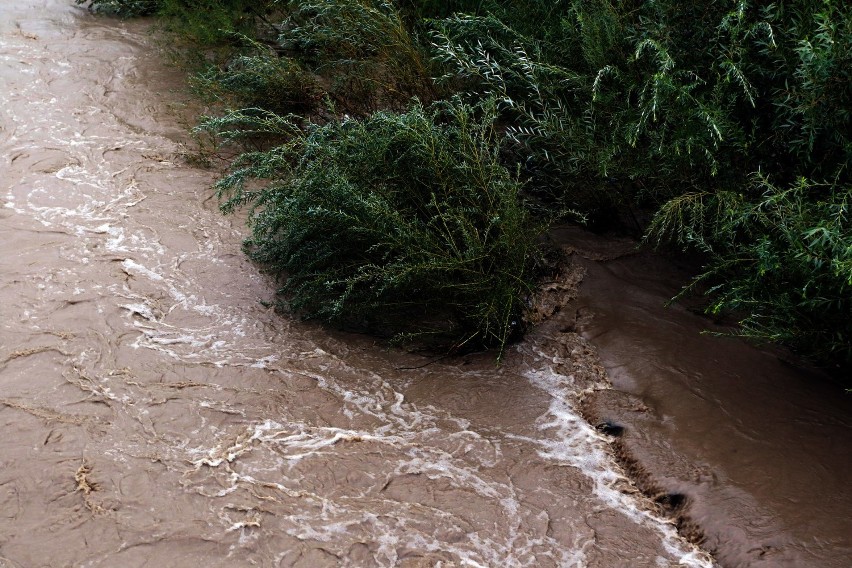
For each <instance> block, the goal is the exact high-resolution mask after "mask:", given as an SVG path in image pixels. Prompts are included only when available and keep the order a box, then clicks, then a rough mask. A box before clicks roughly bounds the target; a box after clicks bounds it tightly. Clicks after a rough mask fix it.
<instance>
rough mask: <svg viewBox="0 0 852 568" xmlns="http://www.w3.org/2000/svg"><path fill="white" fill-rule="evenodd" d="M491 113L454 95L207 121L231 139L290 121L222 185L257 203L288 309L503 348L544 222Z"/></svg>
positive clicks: (234, 199) (267, 255)
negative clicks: (275, 141)
mask: <svg viewBox="0 0 852 568" xmlns="http://www.w3.org/2000/svg"><path fill="white" fill-rule="evenodd" d="M477 112H479V113H481V114H483V115H484V116H483V117H482V118H480V119H477V118H475V114H476V113H477ZM493 120H494V114H493V108H491V109H489V107H485V109H484V110H483V109H482V108H480V109H476V110H475V109H473V108H471V107H468V106H465V105H462V104H459V103H454V104H442V105H439V106H437V107H434V108H432V109H430V110H426V109H424V108H423V107H422V106H420V105H415V106H414V107H412V108H411V109H410V110H408V111H407V112H404V113H401V114H396V113H390V112H379V113H376V114H374V115H372V116H370V117H368V118H366V119H364V120H351V119H348V120H343V121H340V122H332V123H329V124H327V125H324V126H315V127H313V128H310V129H308V131H307V132H305V133H302V132H301V130H300V129H299V128H298V126H297V125H295V124H293V123H292V122H291V121H290V120H288V119H286V118H281V117H277V116H274V115H268V114H266V115H260V114H258V113H256V112H253V113H249V114H246V113H243V112H241V113H232V114H230V115H228V116H226V117H223V118H218V119H210V120H208V121H207V122H206V125H205V127H206V128H208V129H212V130H214V131H217V132H219V133H220V134H221V135H224V136H225V137H226V138H228V139H234V138H240V137H243V136H246V135H248V136H255V135H257V134H258V133H259V132H261V131H263V132H266V133H267V134H269V135H271V136H279V137H284V136H287V135H290V139H289V142H288V143H286V144H284V145H281V146H278V147H276V148H273V149H271V150H268V151H264V152H252V153H246V154H244V155H242V156H241V157H240V158H239V159H237V161H236V162H235V163H234V168H233V171H232V172H231V173H230V174H229V175H228V176H227V177H225V178H224V179H222V180H221V181H220V182H219V183H218V189H219V191H220V192H221V195H222V196H223V197H224V198H226V200H225V201H224V204H223V208H224V209H225V210H226V211H230V210H233V209H234V208H236V207H237V206H240V205H243V204H250V205H251V207H252V209H251V215H250V223H251V228H252V237H251V238H250V239H249V240H248V241H247V245H246V246H247V250H248V252H249V255H250V256H251V257H252V258H253V259H255V260H257V261H259V262H261V263H263V264H264V265H265V266H266V267H268V269H269V270H270V271H271V272H272V273H274V274H276V275H279V276H280V277H281V279H282V281H283V287H282V289H281V293H282V295H283V297H284V298H285V299H286V303H287V305H288V306H289V307H290V308H291V309H293V310H296V311H298V312H300V313H302V314H304V315H305V316H307V317H313V318H319V319H322V320H326V321H332V322H340V323H343V324H347V325H354V326H357V327H361V328H366V329H370V330H373V331H377V330H378V331H381V332H387V333H390V334H392V335H394V336H395V337H397V338H404V337H410V336H411V335H421V336H422V335H424V334H425V335H435V336H445V337H451V338H452V339H453V341H455V343H456V346H457V347H459V346H461V345H474V344H476V345H482V344H484V345H497V346H499V347H500V348H501V350H502V347H503V346H504V345H505V344H506V342H507V341H508V340H509V338H510V336H511V335H512V334H513V333H515V332H517V331H519V330H520V327H521V325H522V318H523V315H524V314H523V312H524V306H525V302H526V300H527V298H528V296H529V295H530V294H531V292H532V290H533V279H534V273H533V268H534V264H535V261H536V258H537V252H536V251H537V246H536V239H537V237H538V235H539V232H540V231H539V229H540V227H538V226H536V225H534V224H533V223H531V221H530V219H529V217H528V214H527V212H526V210H525V208H524V206H523V204H522V203H521V201H520V198H519V191H520V184H519V183H518V181H517V179H516V177H515V176H514V175H512V174H511V172H510V171H509V170H507V169H506V168H505V167H503V166H501V165H500V163H499V160H498V151H499V145H498V138H497V133H496V132H495V129H494V124H493Z"/></svg>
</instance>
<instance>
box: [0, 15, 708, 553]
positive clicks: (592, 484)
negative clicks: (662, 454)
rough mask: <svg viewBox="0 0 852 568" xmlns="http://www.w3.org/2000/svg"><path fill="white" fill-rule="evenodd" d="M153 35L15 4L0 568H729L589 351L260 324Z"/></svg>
mask: <svg viewBox="0 0 852 568" xmlns="http://www.w3.org/2000/svg"><path fill="white" fill-rule="evenodd" d="M147 28H148V24H147V23H146V22H140V21H135V22H121V21H115V20H110V19H103V18H95V17H93V16H91V15H89V14H88V13H87V12H86V11H85V10H82V9H80V8H78V7H76V6H74V5H73V2H72V0H16V1H4V2H0V306H2V308H0V309H1V310H2V313H1V314H0V315H2V320H0V321H2V325H0V428H2V438H0V566H2V567H3V568H11V567H15V568H22V567H25V568H33V567H35V568H38V567H65V566H74V567H77V566H85V567H113V566H114V567H122V568H123V567H141V566H176V567H183V566H185V567H197V566H207V567H215V566H228V567H231V566H269V567H277V566H282V567H283V566H303V567H322V566H358V567H361V566H403V567H415V566H417V567H425V566H436V567H437V566H440V567H452V566H457V567H462V566H468V567H476V566H495V567H514V566H517V567H521V566H535V567H547V566H568V567H570V566H577V567H581V566H588V567H600V568H610V567H618V566H640V567H641V566H692V567H709V566H712V565H713V563H712V561H711V560H710V559H709V557H708V556H707V554H706V553H705V552H703V551H701V550H700V549H698V548H696V547H695V546H693V545H692V544H690V543H689V542H687V541H686V540H685V539H683V538H682V537H681V536H679V535H678V534H677V532H676V531H675V528H674V526H673V524H672V523H671V522H670V521H668V520H666V519H665V518H663V517H661V516H660V514H659V512H658V511H657V509H656V508H655V507H654V506H653V504H652V503H651V501H650V500H648V499H646V498H645V497H643V496H641V495H639V494H638V493H637V491H636V489H635V487H634V486H633V485H632V484H631V483H630V482H629V481H628V480H627V479H626V478H625V476H624V474H623V472H622V470H621V469H620V466H619V465H618V463H617V462H616V460H615V459H614V458H613V456H612V453H611V448H610V446H609V442H608V439H607V438H606V437H605V436H603V435H602V434H600V433H599V432H597V431H596V430H595V429H594V428H592V427H590V426H589V425H588V424H587V423H586V422H585V421H584V420H583V419H582V418H581V416H580V410H579V400H580V398H581V397H582V394H583V393H584V392H586V391H588V390H590V389H593V388H601V387H605V386H606V379H605V377H604V375H603V370H602V368H601V367H600V366H599V365H598V364H597V362H596V359H595V355H594V353H593V352H592V351H591V350H590V349H589V348H588V346H587V345H586V344H585V342H584V340H583V339H582V338H581V337H580V336H579V335H577V334H576V333H570V332H566V333H562V332H561V331H560V330H559V327H558V326H556V325H554V324H551V325H543V326H541V327H540V328H539V329H538V330H537V331H536V332H535V334H534V335H533V336H532V337H531V338H530V340H529V341H527V342H525V343H523V344H521V345H519V346H517V347H516V348H514V349H512V350H511V352H510V353H509V354H508V355H507V361H506V363H505V364H504V365H503V366H501V367H499V368H497V367H496V366H495V364H494V359H493V354H484V355H475V356H470V357H468V358H465V359H463V360H452V361H450V360H442V361H436V362H432V363H431V364H429V363H430V361H429V360H426V359H424V358H423V357H422V356H419V355H415V354H406V353H401V352H396V351H389V350H386V349H384V348H383V347H382V346H381V345H376V344H374V342H372V341H371V340H369V339H366V338H364V337H358V336H349V335H345V334H341V333H335V332H332V331H328V330H324V329H323V328H320V327H317V326H314V325H311V324H307V323H303V322H300V321H298V320H297V319H294V318H289V317H286V316H281V315H279V314H276V313H274V312H273V311H272V310H270V309H268V308H267V307H265V303H262V302H261V300H270V299H272V296H273V290H274V286H273V285H272V283H271V282H269V281H268V280H267V279H266V278H265V277H263V276H262V275H261V274H260V273H259V272H258V270H257V269H256V268H255V267H254V266H252V265H251V264H249V263H247V262H246V261H245V259H244V258H243V255H242V254H241V252H240V243H241V239H242V235H243V234H244V229H243V227H242V225H241V224H240V222H239V220H238V219H235V218H226V217H223V216H222V215H221V214H220V213H219V212H218V210H217V207H216V203H215V200H214V199H211V191H210V183H211V181H212V179H213V176H212V174H211V173H210V172H208V171H204V170H199V169H195V168H193V167H191V166H189V165H187V164H186V163H185V161H184V160H182V158H181V155H182V153H183V151H184V150H183V146H182V143H183V142H185V141H186V137H187V136H186V127H185V124H183V121H184V120H185V119H186V116H187V115H188V114H189V113H187V112H185V109H184V105H185V101H183V100H182V97H181V96H180V95H179V94H177V92H178V91H179V88H180V80H179V79H178V77H179V74H178V73H177V72H175V71H171V70H169V69H167V68H166V67H165V66H164V65H163V64H162V63H161V60H162V57H161V55H160V54H158V53H157V52H156V50H155V49H154V48H153V47H152V46H151V41H150V39H149V36H148V34H147ZM182 117H183V118H182ZM557 288H558V287H557ZM555 290H556V293H558V290H557V289H555ZM563 292H564V294H569V295H570V292H571V287H570V286H566V287H564V290H563ZM596 385H597V387H596Z"/></svg>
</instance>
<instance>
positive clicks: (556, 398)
mask: <svg viewBox="0 0 852 568" xmlns="http://www.w3.org/2000/svg"><path fill="white" fill-rule="evenodd" d="M534 352H535V354H536V355H537V356H538V359H539V360H540V361H541V362H542V363H545V366H544V368H539V369H531V370H529V371H527V372H525V373H524V376H525V377H526V378H527V380H529V381H530V383H531V384H533V385H534V386H536V387H537V388H539V389H541V390H543V391H545V392H546V393H547V394H548V395H550V398H551V402H550V407H549V408H548V411H547V414H545V415H543V416H541V417H540V418H539V420H538V428H539V430H540V431H542V432H546V433H547V434H549V435H548V437H546V438H542V439H531V438H526V437H518V436H510V437H515V438H519V439H523V440H527V441H530V442H533V443H535V444H536V445H537V446H538V447H539V450H538V453H539V455H540V456H542V457H544V458H546V459H549V460H552V461H554V462H557V463H561V464H564V465H567V466H570V467H574V468H576V469H577V470H579V471H581V472H582V473H583V474H584V475H586V476H587V477H588V478H589V479H591V480H592V482H593V490H594V493H595V496H597V498H598V499H600V501H601V502H602V503H603V504H605V505H606V506H607V507H608V508H610V509H612V510H614V511H618V512H619V513H621V514H623V515H624V516H626V517H627V518H629V519H630V520H632V521H633V522H635V523H637V524H640V525H643V526H646V527H650V528H652V529H653V530H654V531H656V532H657V533H658V534H659V535H660V539H661V542H662V545H663V548H664V549H665V550H666V552H668V553H669V554H670V555H672V556H673V557H674V558H675V559H676V561H677V563H678V565H680V566H688V567H690V568H714V567H715V563H714V562H713V560H712V558H711V557H710V556H709V555H708V554H707V553H706V552H704V551H702V550H700V549H699V548H698V547H696V546H694V545H692V544H690V543H689V542H688V541H686V540H685V539H684V538H683V537H681V536H680V535H679V534H678V533H677V530H676V529H675V527H674V525H673V523H672V522H671V521H669V520H667V519H664V518H662V517H660V516H659V515H657V514H655V513H654V512H652V511H650V510H649V509H648V507H647V506H644V505H643V504H642V503H641V501H640V500H639V499H638V498H637V497H636V496H635V494H633V493H625V492H624V491H621V490H620V488H621V487H624V486H625V485H629V484H630V482H629V480H628V479H627V478H626V477H625V476H624V474H623V473H621V468H620V467H619V466H618V464H617V463H616V462H615V460H614V458H613V457H612V456H611V454H610V452H609V449H608V444H607V441H606V438H605V437H604V436H603V435H601V434H600V433H599V432H597V430H595V429H594V428H593V427H592V426H591V425H589V424H588V423H587V422H586V421H585V419H583V417H582V416H581V415H580V413H579V411H578V410H577V409H576V408H575V406H574V404H573V401H575V400H576V397H577V396H578V394H580V393H579V392H578V389H577V387H576V386H575V384H574V378H573V377H571V376H566V375H562V374H560V373H559V372H557V371H555V370H554V369H553V367H552V366H550V365H548V364H546V362H548V361H550V362H556V363H558V362H559V361H558V358H557V359H554V358H552V357H549V356H548V355H546V354H544V353H542V352H541V351H539V350H537V349H534ZM659 561H661V562H663V563H665V564H666V565H667V564H668V561H666V560H665V559H660V560H659Z"/></svg>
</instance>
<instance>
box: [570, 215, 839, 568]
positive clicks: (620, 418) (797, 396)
mask: <svg viewBox="0 0 852 568" xmlns="http://www.w3.org/2000/svg"><path fill="white" fill-rule="evenodd" d="M555 236H556V238H557V240H560V241H562V242H563V243H564V244H565V245H566V246H567V247H568V248H569V249H570V250H572V251H573V252H574V259H575V262H576V263H577V264H578V265H579V266H582V267H583V268H585V269H586V271H587V272H586V277H585V279H584V281H583V284H582V285H581V287H580V294H579V298H578V300H577V301H576V302H575V304H574V305H573V309H574V310H575V312H574V313H575V317H576V319H577V323H576V325H575V329H576V330H577V331H579V332H581V333H582V335H583V337H584V338H586V339H587V340H589V341H590V342H591V343H592V344H593V345H594V346H595V348H596V349H597V350H598V352H599V353H600V356H601V359H602V362H603V364H604V366H605V367H606V370H607V372H608V375H609V377H610V379H611V381H612V383H613V387H614V388H611V389H604V390H601V391H598V392H595V393H594V394H593V395H591V396H590V397H588V398H587V399H586V400H585V401H584V414H585V415H586V416H587V417H588V418H590V419H591V420H592V421H593V422H595V423H607V422H608V423H609V424H611V425H613V426H614V427H615V428H614V431H616V432H618V433H619V437H618V439H617V440H616V441H615V442H614V445H615V447H616V449H617V451H618V452H619V453H620V455H621V457H622V459H623V463H626V464H628V465H629V467H630V468H631V469H632V472H631V473H632V476H633V477H634V478H635V479H637V481H639V483H640V485H644V486H645V487H644V488H645V489H646V490H648V491H650V492H651V493H652V494H657V495H659V497H660V499H661V501H663V503H664V504H665V505H668V506H669V507H670V508H674V509H675V514H676V515H678V516H679V517H680V518H681V520H682V522H683V523H684V526H683V528H684V533H687V534H692V535H693V536H695V537H699V538H703V539H704V540H703V546H705V547H706V548H707V549H708V550H711V551H713V552H714V554H715V556H716V558H717V559H718V561H719V563H720V564H721V565H722V566H726V567H731V568H741V567H742V568H746V567H754V568H764V567H765V568H782V567H784V568H800V567H808V568H846V567H848V566H850V565H852V491H849V482H848V479H847V477H848V472H849V471H852V448H850V443H849V442H850V440H852V395H850V394H846V393H845V391H844V390H843V388H841V386H840V385H838V384H836V383H834V382H832V381H831V380H830V379H829V378H828V377H826V376H824V375H821V374H820V373H818V372H815V371H809V370H806V369H802V368H800V367H797V366H794V365H793V364H790V363H788V362H785V359H786V360H789V359H790V355H789V354H786V353H784V352H781V351H776V352H770V351H768V350H760V349H756V348H754V347H752V346H749V345H747V344H744V343H743V342H741V341H739V340H736V339H732V338H730V337H719V336H714V335H712V334H706V333H704V334H702V332H707V331H709V332H723V333H724V332H730V331H731V329H730V328H725V327H722V326H720V325H716V324H714V323H713V322H712V321H711V320H708V319H707V318H704V317H701V316H698V315H695V314H694V313H692V312H690V311H689V310H688V309H687V308H686V307H685V306H684V305H681V304H675V305H673V306H671V307H668V308H667V307H665V303H666V302H667V300H668V299H669V298H671V297H672V296H673V295H674V294H676V293H677V291H678V289H679V287H680V286H682V285H683V284H684V283H685V282H686V281H687V278H688V274H687V273H685V272H683V271H680V270H678V269H677V268H676V267H674V266H673V265H672V263H671V262H668V261H666V260H664V259H661V258H659V257H656V256H654V255H652V254H649V253H647V252H643V253H639V252H637V251H636V246H635V243H633V242H627V241H621V242H619V241H617V240H613V239H609V240H603V239H600V238H596V237H594V236H592V235H589V234H588V233H582V232H580V231H577V230H576V229H564V230H562V231H558V232H557V233H556V235H555Z"/></svg>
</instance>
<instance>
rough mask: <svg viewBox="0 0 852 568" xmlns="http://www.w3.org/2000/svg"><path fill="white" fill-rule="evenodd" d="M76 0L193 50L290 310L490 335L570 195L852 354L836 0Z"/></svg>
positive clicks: (520, 291)
mask: <svg viewBox="0 0 852 568" xmlns="http://www.w3.org/2000/svg"><path fill="white" fill-rule="evenodd" d="M80 1H82V2H85V0H80ZM88 3H89V4H90V5H91V7H92V8H93V9H95V10H101V11H105V12H110V13H113V14H118V15H122V16H130V15H140V14H157V15H159V16H160V17H161V18H162V19H161V21H162V22H163V27H164V28H165V29H166V30H168V31H169V32H170V33H172V34H173V35H174V37H176V38H179V39H180V40H182V41H181V42H180V43H182V44H183V45H189V46H193V47H194V51H195V52H196V53H201V54H203V57H199V60H198V61H197V65H198V68H197V70H196V71H195V77H194V79H193V85H194V87H195V88H196V90H197V91H198V92H199V94H201V95H202V96H204V97H205V98H206V100H208V101H209V102H210V103H211V105H212V108H213V109H215V111H216V112H215V114H213V115H212V116H210V117H208V118H206V119H205V120H204V122H203V124H202V126H201V128H202V129H203V130H204V131H206V132H210V133H212V134H213V135H214V136H216V137H217V138H218V140H219V141H220V142H222V143H226V144H235V145H236V147H237V148H238V149H241V151H242V152H243V154H242V155H240V156H239V157H237V158H236V160H235V161H234V163H233V165H232V169H231V171H230V173H229V174H227V175H226V177H224V178H223V180H222V181H221V182H220V183H219V189H220V191H221V193H222V197H223V206H224V208H225V209H227V210H233V209H234V208H235V207H236V206H238V205H242V204H247V205H249V206H250V207H251V208H252V215H251V222H252V228H253V233H252V237H251V238H250V240H249V242H248V244H247V247H248V251H249V254H251V255H252V257H253V258H255V259H257V260H258V261H260V262H262V263H263V264H264V265H266V266H267V267H268V268H269V269H270V270H271V271H273V272H274V273H275V274H277V275H279V276H281V278H282V282H283V286H282V294H283V298H284V299H285V300H286V301H287V303H288V304H289V305H290V306H291V307H292V308H293V309H296V310H298V311H300V312H302V313H304V314H306V315H311V316H314V317H319V318H323V319H329V320H334V321H341V322H347V323H350V324H353V323H354V324H357V325H363V326H367V327H370V328H376V329H379V330H381V331H383V332H387V333H389V334H391V335H394V336H397V337H400V336H405V335H406V334H410V333H414V334H418V333H432V332H438V331H440V332H441V333H449V334H450V336H452V337H454V340H455V342H456V343H457V344H474V343H476V344H492V345H493V344H496V345H501V346H502V345H504V344H505V342H506V341H507V339H508V338H509V337H510V336H511V335H512V334H514V333H516V332H518V331H520V330H521V328H522V327H523V325H522V323H521V322H522V321H523V307H524V305H525V304H526V303H527V302H528V299H529V295H530V294H531V293H532V290H533V289H534V283H535V278H536V259H537V257H538V255H539V253H538V252H537V250H536V248H537V247H536V244H535V243H536V242H537V241H536V237H537V233H538V232H539V231H540V229H541V228H542V227H544V226H546V223H547V222H550V221H552V220H554V219H557V218H560V217H565V216H566V215H570V216H571V217H572V218H575V219H577V218H580V219H584V220H585V221H586V222H588V223H589V224H590V225H592V226H598V227H621V228H624V229H627V230H632V231H634V232H636V233H644V235H645V239H646V242H650V243H653V244H655V245H659V246H667V247H671V246H675V247H680V248H682V249H685V250H691V251H695V253H696V254H699V255H701V256H700V257H701V258H703V259H704V260H705V261H706V266H705V269H704V271H702V273H701V274H700V275H699V276H698V277H697V280H696V282H694V283H693V285H692V286H689V287H687V289H688V290H692V289H696V290H698V289H700V290H703V291H705V293H706V294H708V296H709V302H708V308H707V309H708V311H709V312H712V313H721V312H726V313H731V314H733V315H734V316H735V317H737V318H738V320H739V321H740V323H741V326H740V333H742V334H743V335H745V336H747V337H751V338H754V339H758V340H768V341H774V342H779V343H783V344H786V345H788V346H790V347H792V348H794V349H796V350H798V351H799V352H800V353H802V354H803V355H805V356H808V357H811V358H812V359H814V360H815V361H817V362H819V363H822V364H826V365H835V366H836V365H840V366H848V365H849V364H852V350H850V345H852V326H850V323H849V322H850V321H852V300H850V297H852V295H850V287H852V226H851V225H850V221H849V217H848V215H849V200H850V188H852V179H850V172H849V165H850V159H852V6H850V5H848V4H847V3H842V2H832V1H828V0H777V1H776V2H774V3H768V2H749V1H747V0H719V1H716V2H710V3H686V4H684V3H682V2H676V1H675V0H663V1H655V2H650V1H641V0H524V1H520V0H475V1H474V0H452V1H447V2H435V1H432V0H419V1H418V0H397V1H391V0H304V1H296V0H290V1H287V0H278V1H276V0H267V1H265V2H248V1H247V0H230V1H229V0H204V1H203V2H189V1H188V0H90V1H89V2H88ZM531 219H537V220H538V222H533V221H531ZM699 283H700V284H701V286H697V285H696V284H699Z"/></svg>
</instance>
